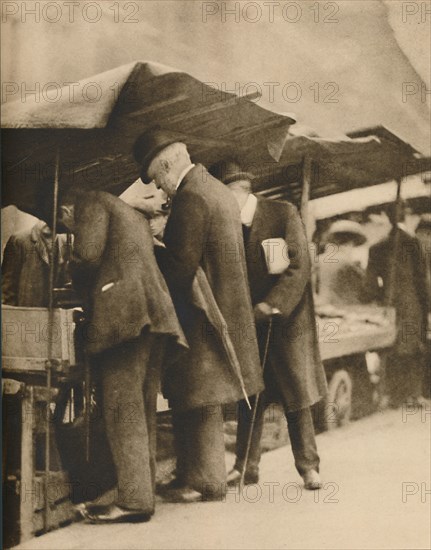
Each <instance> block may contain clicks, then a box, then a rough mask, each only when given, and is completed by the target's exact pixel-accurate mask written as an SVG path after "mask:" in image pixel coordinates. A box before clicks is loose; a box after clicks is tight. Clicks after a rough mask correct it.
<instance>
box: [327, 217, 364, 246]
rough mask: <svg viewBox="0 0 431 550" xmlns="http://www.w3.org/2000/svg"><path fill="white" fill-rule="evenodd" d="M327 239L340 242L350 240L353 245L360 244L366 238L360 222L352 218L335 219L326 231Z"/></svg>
mask: <svg viewBox="0 0 431 550" xmlns="http://www.w3.org/2000/svg"><path fill="white" fill-rule="evenodd" d="M327 238H328V240H335V241H340V244H341V242H346V241H351V242H353V245H354V246H361V245H362V244H364V243H365V242H366V240H367V236H366V234H365V231H364V230H363V229H362V227H361V224H359V223H357V222H354V221H352V220H337V221H335V222H334V223H333V224H332V225H331V227H330V228H329V231H328V237H327Z"/></svg>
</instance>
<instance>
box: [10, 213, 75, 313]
mask: <svg viewBox="0 0 431 550" xmlns="http://www.w3.org/2000/svg"><path fill="white" fill-rule="evenodd" d="M51 249H52V232H51V229H50V227H49V226H48V225H47V224H46V223H45V222H44V221H42V220H39V221H37V222H36V224H35V225H34V226H33V227H32V228H31V229H29V230H28V229H27V230H24V231H21V232H19V233H16V234H14V235H12V236H11V237H10V238H9V240H8V242H7V243H6V247H5V250H4V256H3V263H2V273H3V278H2V303H4V304H6V305H11V306H22V307H48V304H49V266H50V255H51ZM67 257H68V251H67V239H66V235H64V234H62V235H57V237H56V240H55V246H54V251H53V258H54V262H55V269H54V287H63V286H65V285H66V283H67V282H68V275H67Z"/></svg>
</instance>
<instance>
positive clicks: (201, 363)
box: [160, 165, 263, 410]
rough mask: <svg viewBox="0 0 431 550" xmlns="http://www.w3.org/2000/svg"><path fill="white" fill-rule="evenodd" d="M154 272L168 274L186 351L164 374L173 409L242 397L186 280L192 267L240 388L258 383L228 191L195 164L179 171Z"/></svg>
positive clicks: (254, 388) (238, 234) (235, 211)
mask: <svg viewBox="0 0 431 550" xmlns="http://www.w3.org/2000/svg"><path fill="white" fill-rule="evenodd" d="M164 240H165V244H166V251H165V252H166V254H164V255H163V256H161V258H160V262H161V266H162V271H163V273H164V275H165V277H166V280H167V281H168V285H169V287H170V289H171V292H172V295H173V297H174V302H175V304H176V307H177V311H178V315H179V318H180V321H181V323H182V326H183V329H184V332H185V334H186V337H187V341H188V343H189V345H190V351H189V352H188V354H187V355H186V356H185V357H184V359H183V360H181V362H180V365H178V366H175V369H173V372H172V373H171V374H168V375H167V377H166V384H165V394H166V395H167V397H168V398H169V400H170V402H171V404H172V406H173V407H175V408H176V409H178V410H186V409H193V408H197V407H201V406H204V405H209V404H221V403H230V402H235V401H238V400H239V399H242V398H243V394H242V392H241V387H240V385H239V383H238V379H237V378H236V377H235V376H234V375H233V374H232V366H231V365H230V362H229V360H228V358H227V356H226V353H225V351H224V349H223V346H222V345H221V341H220V335H219V334H218V331H219V330H220V329H221V327H213V326H212V325H211V324H210V323H209V319H210V318H211V314H210V312H209V311H208V309H207V308H205V307H200V308H198V307H197V306H196V304H197V302H196V299H195V297H194V296H193V292H192V284H193V280H194V277H195V275H196V271H197V269H198V267H199V266H201V267H202V269H203V271H204V272H205V274H206V277H207V279H208V282H209V285H210V287H211V289H212V292H213V295H214V298H215V301H216V303H217V306H218V308H219V309H220V311H221V313H222V315H223V317H224V320H225V321H226V325H227V331H228V332H229V336H230V338H231V340H232V343H233V346H234V348H235V352H236V356H237V358H238V361H239V364H240V368H241V372H242V377H243V379H244V383H245V388H246V392H247V394H248V395H253V394H255V393H257V392H259V391H260V390H261V389H262V388H263V381H262V375H261V367H260V361H259V353H258V347H257V338H256V332H255V326H254V318H253V312H252V307H251V302H250V293H249V290H248V281H247V268H246V264H245V258H244V248H243V247H244V245H243V237H242V229H241V221H240V213H239V208H238V205H237V203H236V201H235V198H234V197H233V195H232V193H231V192H230V191H229V190H228V189H227V188H226V187H225V186H224V185H223V184H222V183H221V182H220V181H218V180H216V179H215V178H213V177H212V176H211V175H210V174H209V173H208V172H207V170H206V169H205V168H204V167H203V166H202V165H197V166H195V167H194V168H192V170H191V171H190V172H189V173H188V174H187V175H186V176H185V178H184V179H183V181H182V183H181V185H180V187H179V188H178V191H177V194H176V195H175V197H174V199H173V201H172V211H171V214H170V217H169V220H168V223H167V225H166V229H165V235H164Z"/></svg>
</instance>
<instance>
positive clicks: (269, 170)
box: [255, 126, 431, 202]
mask: <svg viewBox="0 0 431 550" xmlns="http://www.w3.org/2000/svg"><path fill="white" fill-rule="evenodd" d="M350 136H351V137H350ZM307 157H308V158H311V160H312V167H311V188H310V198H311V199H317V198H320V197H325V196H328V195H332V194H336V193H341V192H344V191H349V190H351V189H357V188H361V187H370V186H373V185H377V184H379V183H384V182H387V181H390V180H394V179H402V178H404V177H407V176H409V175H412V174H418V173H421V172H427V171H429V170H431V158H430V157H423V156H421V155H420V154H419V153H418V152H417V151H416V150H414V149H413V148H412V147H411V146H410V145H409V144H407V143H406V142H404V141H403V140H402V139H400V138H399V137H398V136H396V135H395V134H393V133H392V132H390V131H389V130H388V129H386V128H384V127H382V126H377V127H374V128H370V129H368V130H361V131H358V132H357V133H356V132H353V133H352V134H349V136H346V138H345V139H341V140H326V139H322V138H315V137H305V136H295V137H289V138H288V139H287V140H286V144H285V146H284V149H283V153H282V155H281V158H280V160H279V162H274V161H270V160H269V161H268V162H267V164H263V165H262V167H261V169H260V172H259V174H258V176H257V178H256V181H255V188H256V190H257V191H260V192H262V193H263V194H265V195H267V196H271V197H274V198H285V199H289V200H292V201H293V202H299V200H300V198H301V193H302V180H303V168H304V159H305V158H307Z"/></svg>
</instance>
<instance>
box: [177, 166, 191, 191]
mask: <svg viewBox="0 0 431 550" xmlns="http://www.w3.org/2000/svg"><path fill="white" fill-rule="evenodd" d="M194 167H195V165H194V164H190V165H189V166H187V168H184V170H183V171H182V172H181V174H180V175H179V177H178V182H177V186H176V189H178V187H179V186H180V183H181V182H182V181H183V179H184V178H185V177H186V175H187V174H188V173H189V172H190V170H191V169H192V168H194Z"/></svg>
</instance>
